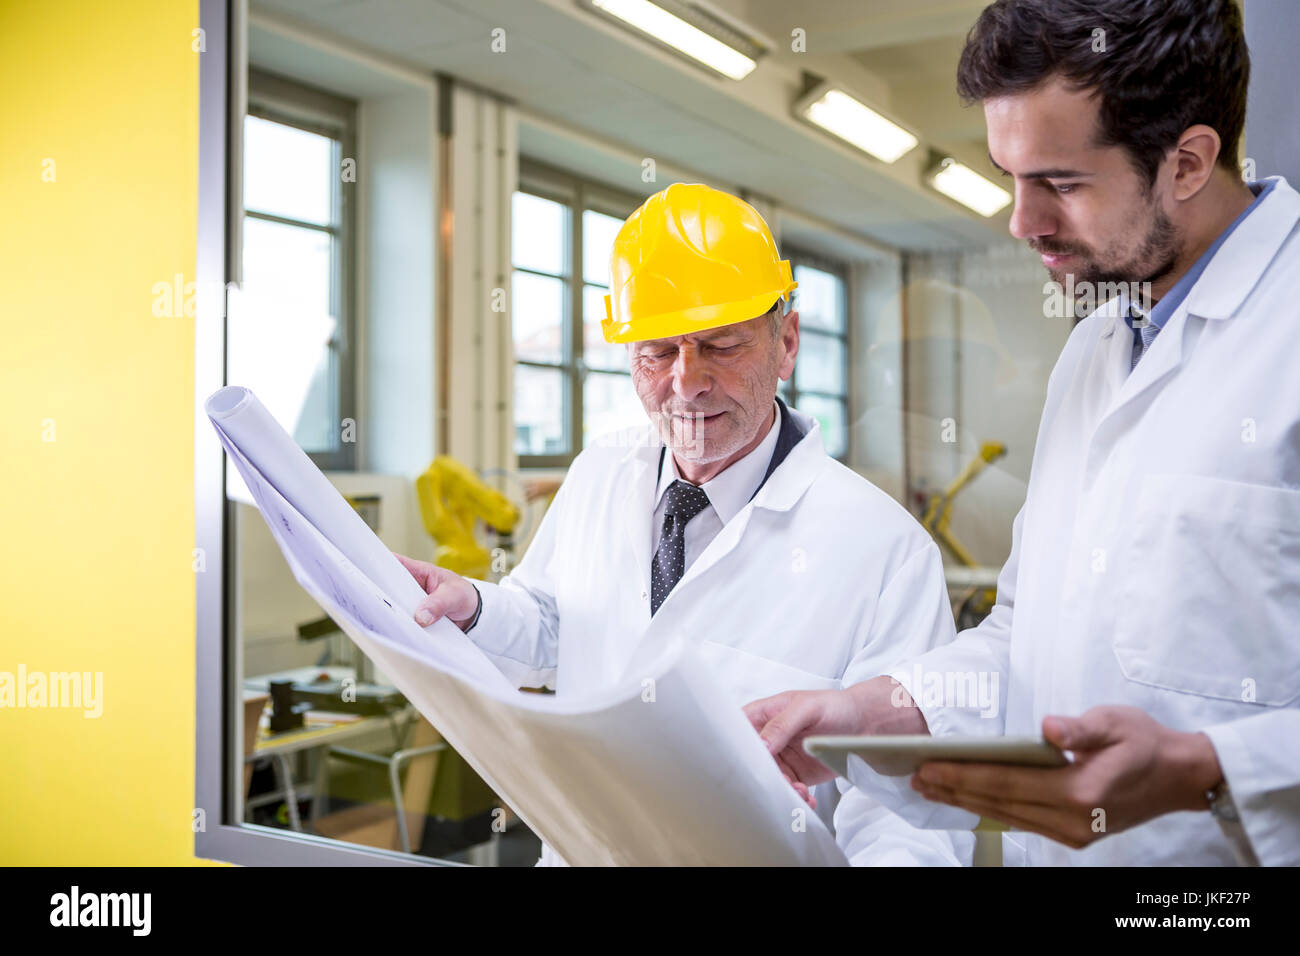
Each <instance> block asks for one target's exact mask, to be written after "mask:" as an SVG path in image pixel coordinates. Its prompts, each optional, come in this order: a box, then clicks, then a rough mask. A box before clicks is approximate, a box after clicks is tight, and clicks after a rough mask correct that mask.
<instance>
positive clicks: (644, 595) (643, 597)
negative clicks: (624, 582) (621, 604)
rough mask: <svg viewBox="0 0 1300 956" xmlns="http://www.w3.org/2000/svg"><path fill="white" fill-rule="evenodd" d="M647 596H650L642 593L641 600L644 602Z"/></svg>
mask: <svg viewBox="0 0 1300 956" xmlns="http://www.w3.org/2000/svg"><path fill="white" fill-rule="evenodd" d="M649 596H650V595H648V594H646V593H645V592H644V591H642V592H641V600H643V601H644V600H645V599H646V598H647V597H649Z"/></svg>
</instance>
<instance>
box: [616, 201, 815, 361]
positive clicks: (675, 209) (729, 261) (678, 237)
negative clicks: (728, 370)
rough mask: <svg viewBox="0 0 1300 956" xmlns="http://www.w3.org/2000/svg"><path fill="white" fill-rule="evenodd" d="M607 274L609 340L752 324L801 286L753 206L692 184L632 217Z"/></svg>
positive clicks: (620, 233)
mask: <svg viewBox="0 0 1300 956" xmlns="http://www.w3.org/2000/svg"><path fill="white" fill-rule="evenodd" d="M609 272H610V291H609V294H608V295H606V296H605V318H604V319H603V320H601V323H600V327H601V331H602V332H604V334H605V341H606V342H640V341H643V340H645V339H666V338H670V337H672V336H674V335H687V334H689V333H691V332H700V331H703V330H704V329H714V328H717V327H718V326H720V325H732V324H734V323H736V322H747V321H749V320H750V319H753V318H757V317H758V316H760V315H762V314H763V313H765V312H767V311H768V310H769V309H771V308H772V306H773V305H774V304H775V303H776V300H777V299H779V298H782V297H784V296H786V295H789V294H790V291H791V290H792V289H794V287H795V286H796V285H798V283H796V282H795V281H794V277H793V275H792V274H791V272H790V262H789V260H788V259H782V258H781V257H780V253H778V252H777V249H776V240H775V239H773V238H772V231H771V230H770V229H768V228H767V223H765V222H764V221H763V217H762V216H760V215H759V214H758V212H757V211H756V210H755V209H754V207H753V206H751V205H750V204H749V203H747V202H745V201H744V200H741V199H737V198H736V197H735V196H732V195H729V194H727V193H724V192H721V191H719V190H717V189H710V188H709V187H708V186H701V185H698V184H694V183H674V184H673V185H671V186H669V187H668V188H667V189H664V190H661V191H660V192H657V193H655V194H654V195H653V196H651V197H650V198H649V199H647V200H646V201H645V202H644V203H643V204H642V205H641V207H640V208H639V209H637V211H636V212H634V213H632V215H630V216H628V218H627V222H625V223H623V228H622V229H620V230H619V231H618V235H617V236H616V237H615V239H614V250H613V252H612V253H611V255H610V265H609Z"/></svg>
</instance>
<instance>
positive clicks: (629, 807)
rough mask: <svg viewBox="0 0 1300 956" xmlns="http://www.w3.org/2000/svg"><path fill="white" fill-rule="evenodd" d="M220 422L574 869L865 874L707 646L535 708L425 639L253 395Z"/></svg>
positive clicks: (358, 611) (337, 581)
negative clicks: (799, 790)
mask: <svg viewBox="0 0 1300 956" xmlns="http://www.w3.org/2000/svg"><path fill="white" fill-rule="evenodd" d="M205 407H206V409H207V411H208V414H209V417H210V418H211V420H212V423H213V425H214V427H215V428H216V431H217V435H218V437H219V438H220V439H221V442H222V444H223V445H224V446H225V448H226V451H227V452H228V453H229V454H230V456H231V460H232V461H233V463H234V465H235V467H236V468H237V469H238V471H239V473H240V475H241V476H242V477H243V479H244V481H245V482H246V483H247V485H248V487H249V490H250V492H251V493H252V494H253V497H254V500H255V501H256V503H257V507H258V509H259V511H260V512H261V514H262V517H263V519H264V520H265V521H266V523H267V526H268V527H269V528H270V530H271V533H272V535H273V536H274V537H275V540H276V543H277V544H278V545H279V546H280V550H281V551H282V552H283V553H284V556H285V560H286V561H287V562H288V564H289V567H290V569H291V570H292V571H293V574H294V577H295V578H296V579H297V580H298V583H299V584H301V585H302V587H303V588H304V589H305V590H306V591H307V592H308V593H309V594H311V595H312V597H314V598H315V599H316V601H317V602H319V603H320V605H321V607H322V608H324V609H325V611H326V612H327V613H328V614H329V615H330V616H331V617H332V618H333V619H334V620H335V621H336V622H337V623H338V624H339V626H340V627H342V628H343V630H344V631H345V632H346V633H347V634H348V636H349V637H351V638H352V640H353V641H354V642H356V644H357V645H358V646H359V647H360V648H361V649H362V650H363V651H364V652H365V653H366V654H367V655H368V656H369V657H370V658H371V659H372V660H374V661H375V663H376V664H378V665H379V667H380V668H382V669H383V671H384V673H385V674H387V675H389V677H390V678H391V679H392V681H393V683H394V684H395V685H396V686H397V688H398V689H399V690H400V691H402V693H403V694H405V695H406V696H407V698H408V699H409V700H410V701H411V702H412V703H413V704H414V705H415V706H416V708H417V709H418V710H419V711H420V713H422V714H423V715H424V716H425V717H426V718H427V719H428V720H429V722H430V723H431V724H432V725H433V726H434V727H435V728H437V730H438V731H439V732H440V733H441V734H442V735H443V736H444V737H445V738H446V739H447V741H448V743H450V744H451V746H452V747H454V748H455V749H456V750H457V752H459V753H460V754H461V755H462V756H463V757H464V758H465V759H466V761H467V762H468V763H469V764H470V765H471V766H472V767H473V768H474V769H475V770H476V771H477V772H478V774H479V775H480V776H481V777H483V779H484V780H485V781H487V783H488V785H489V786H491V787H492V789H493V790H494V791H496V793H497V794H498V795H500V796H501V798H502V799H503V800H504V801H505V802H506V803H507V804H509V805H510V806H511V807H512V808H513V809H514V810H515V811H516V812H517V813H518V814H519V816H520V817H521V818H522V819H523V820H524V822H525V823H527V824H528V826H529V827H530V828H532V830H533V831H534V832H535V833H536V834H537V835H538V836H539V837H541V838H542V839H543V840H545V841H546V842H547V843H548V844H550V846H551V847H553V848H554V849H555V851H556V852H557V853H558V854H559V855H560V856H561V857H562V858H563V859H564V860H565V861H566V862H568V863H571V864H574V865H578V866H582V865H616V864H617V865H709V864H712V865H730V866H746V865H777V866H781V865H787V866H796V865H814V866H825V865H844V864H845V863H846V862H847V861H846V859H845V857H844V854H843V853H842V852H841V851H840V849H839V848H838V847H837V846H836V844H835V839H834V837H833V836H832V835H831V833H830V831H829V830H828V829H827V828H826V826H825V825H824V824H823V823H822V822H821V820H820V819H819V818H818V817H817V816H816V814H814V813H812V812H811V811H810V810H809V809H808V807H807V806H805V805H804V803H803V801H802V800H800V799H799V797H798V796H797V795H796V794H795V792H794V791H793V790H792V789H791V788H790V786H789V785H788V784H787V783H786V781H785V779H784V778H783V777H782V776H781V773H780V771H778V770H777V767H776V764H775V763H774V762H773V760H772V758H771V756H770V755H769V754H768V752H767V749H766V748H765V747H764V746H763V744H762V742H761V741H760V740H759V738H758V735H757V734H756V733H755V732H754V730H753V728H752V727H751V726H750V725H749V722H748V721H747V720H746V719H745V717H744V715H743V714H742V713H741V711H740V709H739V708H737V707H736V706H735V705H734V703H732V702H731V701H730V699H729V698H728V696H727V695H726V694H725V693H723V691H722V689H721V688H720V687H719V686H718V684H717V683H716V682H715V680H714V679H713V676H712V673H711V672H710V671H709V669H708V666H707V665H706V664H705V663H704V662H703V661H702V659H701V658H700V656H699V653H698V652H697V651H696V649H695V648H694V646H693V645H692V644H691V643H690V642H689V641H687V640H684V639H682V638H680V637H678V638H677V639H676V640H674V641H673V642H671V643H669V644H667V645H666V646H665V647H664V648H663V652H662V654H660V655H659V656H658V657H657V658H656V659H653V660H652V661H650V662H649V663H648V664H647V665H646V666H644V667H641V668H639V673H638V674H637V675H636V676H635V677H633V678H629V679H628V680H627V681H626V682H625V683H620V684H614V685H611V686H610V687H608V688H606V689H603V690H601V691H600V692H598V693H593V694H590V695H584V696H582V697H566V698H556V697H547V696H543V695H538V694H524V693H521V692H519V691H518V690H516V689H515V688H514V686H513V685H511V684H510V683H509V682H508V681H507V680H506V679H505V678H504V677H503V676H502V675H501V673H500V671H498V670H497V669H496V667H495V666H494V665H493V664H492V663H491V661H490V660H489V659H488V658H487V656H486V655H484V654H483V653H482V652H481V651H480V650H479V649H478V648H477V647H476V646H475V645H474V643H473V642H472V641H471V640H470V639H469V638H468V637H467V636H466V635H465V634H463V633H462V632H461V631H460V629H459V628H457V627H456V626H455V625H452V624H450V623H448V622H447V621H446V620H440V621H437V622H435V623H434V624H432V625H430V626H429V627H427V628H421V627H420V626H419V625H417V624H416V623H415V621H414V619H413V617H412V614H413V611H414V608H415V605H416V604H417V603H418V601H419V600H420V598H421V597H422V596H423V592H422V591H421V589H420V587H419V585H418V584H416V583H415V581H414V579H412V578H411V577H410V575H409V574H408V573H407V571H406V570H405V569H404V568H403V567H402V566H401V564H400V563H398V561H397V559H396V558H394V557H393V555H392V554H391V553H390V552H389V551H388V549H387V548H386V547H385V546H384V544H383V543H382V542H381V541H380V540H379V539H378V538H377V537H376V536H375V535H374V533H373V532H372V531H371V530H370V528H369V527H367V525H366V524H365V522H364V521H362V520H361V518H360V517H359V516H358V515H357V514H356V513H355V512H354V511H353V510H352V508H351V507H350V506H349V505H348V504H347V502H346V501H344V500H343V498H342V496H341V495H340V494H339V493H338V491H337V490H336V489H335V488H334V487H333V485H331V484H330V483H329V481H328V480H326V478H325V476H324V475H322V474H321V473H320V471H319V470H318V469H317V468H316V466H315V465H314V464H312V462H311V459H309V458H308V457H307V456H306V455H305V454H304V453H303V452H302V450H301V449H300V448H298V446H297V445H296V444H294V442H293V440H292V438H290V436H289V435H288V434H287V433H286V432H285V431H284V429H283V428H281V427H280V425H279V424H278V423H277V422H276V421H275V420H274V419H273V418H272V417H271V416H270V414H269V413H267V411H266V409H265V408H263V407H262V405H261V403H260V402H259V401H258V400H257V398H256V396H254V395H253V394H252V392H250V391H248V390H247V389H242V388H225V389H222V390H220V391H218V392H216V393H215V394H214V395H212V396H211V397H210V398H209V399H208V402H207V405H206V406H205ZM479 626H480V627H482V626H489V622H480V624H479ZM647 688H653V692H652V693H647Z"/></svg>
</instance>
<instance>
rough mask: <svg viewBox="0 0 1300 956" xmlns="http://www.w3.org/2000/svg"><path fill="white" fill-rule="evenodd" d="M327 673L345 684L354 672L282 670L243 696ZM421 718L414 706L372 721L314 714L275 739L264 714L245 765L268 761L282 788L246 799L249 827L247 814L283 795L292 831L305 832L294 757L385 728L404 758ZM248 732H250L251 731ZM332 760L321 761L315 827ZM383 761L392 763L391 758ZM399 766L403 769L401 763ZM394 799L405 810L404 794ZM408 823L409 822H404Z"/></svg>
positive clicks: (252, 684)
mask: <svg viewBox="0 0 1300 956" xmlns="http://www.w3.org/2000/svg"><path fill="white" fill-rule="evenodd" d="M322 672H324V673H327V674H329V676H330V678H331V679H332V680H341V679H343V678H345V677H351V676H352V668H350V667H300V668H295V669H294V670H289V671H282V672H280V673H278V674H264V675H261V676H258V677H250V678H248V679H247V680H245V681H244V696H245V699H247V700H250V701H251V700H255V699H256V697H257V696H259V695H261V694H264V693H266V692H267V690H268V688H269V686H270V683H271V681H278V680H292V681H302V680H311V679H312V678H314V677H316V676H317V675H318V674H320V673H322ZM418 716H419V715H418V713H417V712H416V710H415V708H414V707H412V706H411V705H409V704H408V705H406V706H405V707H404V708H402V709H401V710H399V711H397V712H395V713H392V714H385V715H377V716H369V717H367V716H362V715H359V714H346V713H331V712H326V711H315V710H312V711H308V712H307V713H306V714H305V715H304V718H305V720H304V725H303V726H302V727H299V728H296V729H294V730H287V731H284V732H282V733H278V734H272V733H271V730H270V719H271V715H270V711H269V709H263V710H262V712H261V716H260V718H259V720H258V726H257V736H256V738H255V743H254V744H253V748H252V750H251V752H247V751H246V752H245V754H244V762H245V764H250V763H252V762H253V761H255V760H258V759H260V758H263V757H266V758H269V759H270V760H271V763H272V766H273V767H274V768H275V775H276V782H277V784H278V785H279V789H278V790H275V791H272V792H271V793H269V794H262V795H261V796H259V797H257V798H255V799H253V800H246V801H245V803H244V815H245V822H247V817H248V811H250V810H252V809H253V808H255V807H257V806H261V805H262V804H264V803H268V802H270V801H272V800H278V799H281V796H283V799H284V800H285V803H286V804H287V806H288V810H289V826H290V827H291V828H292V829H294V830H296V831H298V832H300V833H301V832H302V829H303V828H302V820H301V818H300V816H299V814H298V790H299V788H298V787H297V786H296V785H295V784H294V780H293V771H292V768H291V767H290V766H289V757H290V756H291V755H293V754H296V753H302V752H304V751H309V750H317V749H320V748H322V747H324V748H333V747H334V746H335V745H337V744H342V743H345V742H347V741H349V740H355V739H357V738H361V737H365V736H367V735H369V734H373V733H375V732H376V731H379V730H383V729H388V730H391V731H392V735H393V747H394V749H395V750H396V752H397V753H399V754H400V753H402V751H401V749H400V748H401V747H402V744H403V742H404V741H405V739H406V736H407V734H408V733H409V732H410V729H411V727H412V726H413V725H414V723H415V720H416V718H417V717H418ZM247 729H248V728H245V730H246V731H247ZM327 756H328V754H321V756H320V759H319V760H318V761H317V766H316V776H315V780H314V781H313V783H312V785H311V793H312V796H313V798H314V799H313V800H312V805H311V821H310V822H311V823H312V824H313V825H314V824H315V821H316V818H317V816H318V815H319V813H320V805H321V797H322V795H323V793H324V791H325V784H326V770H327V765H328V760H327V759H326V758H327ZM408 756H410V755H408ZM378 759H382V760H384V761H385V762H387V760H388V759H390V758H378ZM397 767H398V768H399V769H400V763H399V764H398V765H397ZM393 775H395V773H394V774H393ZM395 795H396V796H397V797H398V803H397V806H398V807H399V810H400V807H401V802H400V793H396V794H395ZM403 822H405V820H404V819H403Z"/></svg>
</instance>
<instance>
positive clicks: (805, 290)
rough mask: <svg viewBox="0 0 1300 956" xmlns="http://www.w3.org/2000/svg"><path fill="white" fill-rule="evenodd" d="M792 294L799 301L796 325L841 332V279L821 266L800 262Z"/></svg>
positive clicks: (795, 271) (842, 311) (842, 290)
mask: <svg viewBox="0 0 1300 956" xmlns="http://www.w3.org/2000/svg"><path fill="white" fill-rule="evenodd" d="M794 281H795V282H798V283H799V288H798V289H797V290H796V291H795V295H796V296H797V297H798V300H799V326H800V328H804V329H824V330H826V331H828V332H838V333H841V334H843V332H844V327H845V324H846V319H847V317H846V315H845V311H844V280H843V279H841V278H840V277H839V276H837V275H832V274H831V273H829V272H825V271H823V270H821V269H816V268H813V267H812V266H809V265H803V264H799V265H796V266H795V267H794Z"/></svg>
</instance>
